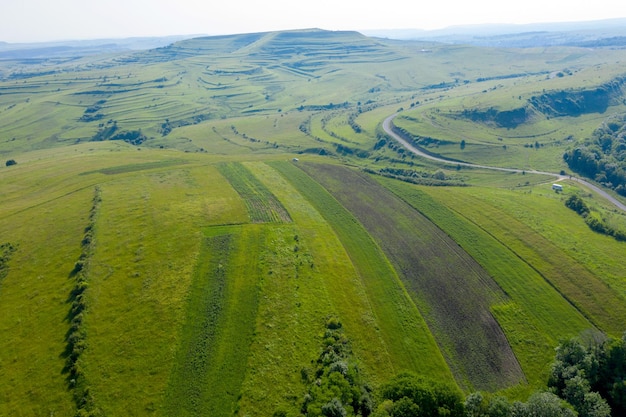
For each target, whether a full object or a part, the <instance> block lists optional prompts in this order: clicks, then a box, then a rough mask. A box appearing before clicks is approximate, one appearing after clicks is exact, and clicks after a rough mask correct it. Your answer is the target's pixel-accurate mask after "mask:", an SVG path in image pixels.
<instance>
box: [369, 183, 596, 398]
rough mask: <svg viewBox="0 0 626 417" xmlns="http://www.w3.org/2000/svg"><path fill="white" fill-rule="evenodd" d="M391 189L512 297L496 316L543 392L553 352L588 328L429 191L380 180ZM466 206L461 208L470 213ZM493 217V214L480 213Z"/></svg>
mask: <svg viewBox="0 0 626 417" xmlns="http://www.w3.org/2000/svg"><path fill="white" fill-rule="evenodd" d="M379 181H380V182H382V183H383V184H384V185H385V186H386V187H387V188H389V189H390V190H392V191H393V192H394V193H396V194H397V195H399V196H400V197H401V198H403V199H404V200H405V201H407V202H409V203H410V204H411V205H412V206H413V207H415V208H416V209H418V210H419V211H420V212H422V213H423V214H424V215H425V216H427V217H428V218H429V219H430V220H431V221H433V222H434V223H435V224H437V226H439V227H440V228H441V229H442V230H444V231H445V232H446V233H447V234H449V235H450V236H451V237H452V238H453V239H454V240H455V241H456V242H457V243H458V244H459V245H461V247H463V248H464V249H465V250H466V251H467V252H468V253H469V254H470V255H471V256H472V257H473V258H474V259H476V260H477V261H478V262H479V263H480V264H481V265H482V266H483V267H484V268H485V269H486V270H487V271H488V272H489V274H490V275H491V276H492V277H493V278H494V279H495V280H496V282H497V283H498V285H500V287H501V288H502V289H503V290H504V291H505V292H506V294H507V295H508V296H509V297H510V299H511V301H510V302H505V303H502V304H498V305H494V306H493V308H492V310H493V313H494V315H495V316H496V317H497V319H498V322H499V323H500V325H501V326H502V327H503V328H504V330H505V333H506V335H507V339H508V340H509V342H510V343H511V345H512V346H513V349H514V351H515V353H516V356H517V358H518V360H519V361H520V364H521V366H522V369H523V370H524V373H525V375H526V377H527V379H528V381H529V382H530V383H531V385H533V386H542V385H543V384H545V378H546V377H547V373H546V372H547V366H548V364H549V363H550V362H551V361H552V359H553V356H554V354H553V348H554V347H555V346H556V345H557V344H558V341H559V339H562V338H568V337H572V336H573V335H576V334H578V333H579V332H581V331H583V330H585V329H587V328H590V327H591V326H592V325H591V323H589V322H588V321H587V320H586V319H585V318H584V317H583V316H582V315H581V314H580V313H579V312H578V311H577V310H576V309H575V308H574V307H573V306H572V305H571V304H569V303H568V302H567V301H566V300H565V299H564V298H563V297H562V296H561V295H560V294H559V293H558V292H557V291H555V289H554V288H553V287H552V286H550V285H549V284H548V283H547V282H546V281H545V280H544V279H543V277H541V276H540V275H539V274H538V273H537V271H535V270H534V269H533V268H532V267H531V266H530V265H528V264H527V263H526V262H525V261H524V260H523V259H522V258H521V257H519V256H518V255H517V254H516V253H515V252H513V251H512V250H511V249H510V248H508V247H507V246H505V245H503V244H502V243H501V242H500V241H498V240H497V239H495V238H494V237H493V236H492V235H490V234H489V232H488V231H487V230H484V229H483V228H481V227H480V226H479V225H478V224H475V223H473V222H471V221H469V220H468V219H466V218H464V217H463V215H462V212H460V211H453V210H451V209H449V208H448V207H447V206H446V205H444V204H443V203H441V202H439V201H437V200H436V199H435V198H433V197H432V196H431V195H430V194H429V193H428V191H432V190H430V189H423V188H419V187H416V186H412V185H409V184H406V183H400V182H398V181H393V180H389V179H384V178H381V179H379ZM467 204H468V203H467V202H466V203H465V204H463V207H464V209H467ZM480 209H481V210H483V211H485V214H486V215H488V216H490V217H494V216H499V215H500V214H501V213H496V212H495V211H494V210H493V208H491V209H490V208H489V207H487V206H482V207H480Z"/></svg>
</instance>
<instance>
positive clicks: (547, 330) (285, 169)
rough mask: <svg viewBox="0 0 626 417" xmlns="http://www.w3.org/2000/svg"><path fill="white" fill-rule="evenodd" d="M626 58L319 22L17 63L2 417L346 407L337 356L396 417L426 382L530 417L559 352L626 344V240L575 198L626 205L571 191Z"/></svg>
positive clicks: (603, 207)
mask: <svg viewBox="0 0 626 417" xmlns="http://www.w3.org/2000/svg"><path fill="white" fill-rule="evenodd" d="M624 54H625V52H624V50H621V49H602V48H597V49H594V50H591V49H582V48H573V47H554V48H542V49H534V48H528V49H516V50H512V49H505V48H478V47H472V46H464V45H446V44H440V43H434V42H428V43H427V42H416V41H411V42H408V41H406V42H404V41H403V42H400V41H392V40H386V39H377V38H368V37H365V36H363V35H360V34H358V33H356V32H327V31H321V30H305V31H286V32H275V33H256V34H245V35H232V36H220V37H208V38H197V39H191V40H187V41H181V42H177V43H175V44H172V45H170V46H167V47H164V48H158V49H155V50H150V51H142V52H125V53H116V54H106V55H105V54H103V55H95V56H90V57H80V58H77V59H74V60H67V61H54V62H52V61H46V60H43V61H37V62H34V61H28V60H4V61H0V70H1V71H0V77H1V78H0V156H2V158H3V159H2V165H1V166H0V380H1V381H3V383H2V384H0V415H7V416H8V415H11V416H13V415H15V416H40V415H92V416H118V415H134V416H144V415H145V416H192V415H211V416H233V415H236V416H272V415H274V416H298V415H311V416H313V415H321V414H320V413H321V412H322V411H320V410H322V409H323V407H317V406H311V407H310V408H307V407H309V406H310V405H311V404H312V403H311V401H312V400H311V395H312V393H315V392H317V391H316V389H318V388H319V390H321V389H322V388H320V387H326V384H327V382H325V381H326V380H324V382H323V381H322V380H323V379H324V378H326V374H324V371H323V369H324V368H323V367H322V364H324V365H329V366H330V368H332V369H338V370H339V371H335V372H339V373H341V372H343V373H344V374H345V375H343V374H342V375H343V376H345V377H347V376H348V374H349V372H348V371H347V370H348V369H350V370H351V371H350V372H353V373H357V372H358V378H357V377H355V376H354V374H349V375H352V376H351V377H350V378H352V382H353V383H355V384H356V383H357V382H358V383H359V384H361V385H359V386H360V388H358V389H361V390H362V392H361V391H359V396H358V397H359V398H361V397H362V398H367V399H368V401H369V400H370V399H371V401H373V402H374V404H373V407H374V409H376V407H378V406H379V405H380V404H378V403H377V402H378V401H379V399H380V398H379V396H378V393H379V390H380V389H381V387H383V386H385V384H386V383H387V382H388V381H390V380H391V379H392V378H393V377H394V376H395V375H398V374H400V373H402V372H405V371H409V372H412V373H415V374H417V375H419V376H421V377H424V378H427V379H429V380H433V381H439V382H444V383H446V384H449V385H452V386H454V387H455V388H458V389H459V390H461V391H462V392H463V393H464V394H465V395H468V394H470V393H472V392H475V391H478V390H480V391H484V392H490V393H493V394H494V395H503V396H506V397H507V398H509V399H510V400H521V401H526V400H527V398H528V396H529V395H530V394H532V393H533V392H535V391H537V390H543V389H545V388H546V384H547V378H548V374H549V372H550V363H551V362H552V360H553V359H554V349H555V347H556V346H557V345H558V344H559V342H560V341H562V340H564V339H568V338H571V337H576V336H580V335H584V334H604V335H606V336H609V337H620V336H621V335H622V333H623V332H624V331H626V327H625V326H624V323H625V322H626V281H625V280H624V277H625V276H626V270H625V269H624V265H623V262H622V258H623V253H624V250H625V249H626V243H625V242H623V241H621V240H619V239H616V238H615V237H613V236H609V235H607V234H601V233H598V232H596V231H593V230H591V229H590V227H589V226H588V225H587V223H586V222H585V219H583V218H582V217H581V216H579V215H578V214H577V213H575V212H574V211H572V210H570V209H569V208H567V207H566V206H565V201H566V200H567V198H568V197H570V196H572V195H576V196H579V197H581V198H583V199H584V201H585V202H586V203H587V204H588V206H589V207H591V210H592V211H593V216H595V217H596V218H598V219H601V220H602V221H603V222H604V223H606V224H608V225H610V226H611V227H612V228H613V229H614V230H622V231H624V230H626V214H624V212H623V211H621V210H620V209H618V208H617V207H616V206H614V205H612V204H611V203H610V202H609V201H608V200H606V199H605V198H604V197H602V196H600V195H598V194H596V193H595V192H593V191H592V190H589V189H587V188H585V187H584V186H582V185H581V184H580V183H579V182H576V181H574V180H573V179H569V177H568V176H564V177H562V178H560V179H558V181H559V183H560V184H562V185H563V191H562V192H556V191H554V190H553V189H552V188H551V185H552V183H553V182H555V181H557V177H556V176H557V175H558V174H559V172H560V171H561V170H564V171H566V172H568V173H569V169H568V167H567V165H566V164H565V162H564V160H563V154H564V152H565V151H567V150H568V149H571V148H572V147H573V146H576V144H577V143H578V142H577V141H578V140H582V139H584V138H587V137H589V136H590V135H591V134H592V132H593V131H594V130H595V129H596V128H597V127H598V126H600V125H601V124H602V123H604V122H605V121H606V120H609V118H610V117H611V116H612V115H617V114H621V113H623V112H624V94H623V92H624V90H623V88H625V87H624V86H623V85H622V84H623V82H622V81H620V80H621V78H620V77H622V76H623V73H622V69H621V66H620V65H619V62H621V60H623V59H624ZM556 74H561V75H556ZM606 85H611V86H612V87H611V88H612V89H610V91H611V93H610V95H607V96H606V97H604V96H602V97H600V98H598V100H599V102H601V103H600V104H602V106H600V105H598V104H597V103H596V107H593V106H591V105H589V106H587V107H585V106H584V103H582V104H581V103H580V102H579V101H577V102H576V103H575V104H576V105H578V106H579V107H576V109H577V110H576V111H574V110H572V112H573V113H572V114H561V115H555V114H553V113H550V112H551V111H553V112H556V110H555V108H556V107H557V104H555V102H550V103H551V105H553V106H554V108H553V110H549V109H547V108H548V105H547V104H545V103H547V102H548V100H549V98H550V97H552V96H550V94H553V95H554V96H557V95H558V94H566V93H567V94H570V95H571V94H574V93H575V92H576V91H596V92H598V91H600V92H605V91H608V88H605V87H603V86H606ZM598 94H600V93H598ZM538 97H539V98H538ZM541 97H543V98H541ZM559 97H560V96H559ZM564 97H565V96H564ZM567 97H570V98H571V97H572V96H567ZM540 98H541V100H543V101H541V100H540ZM572 100H573V99H572ZM570 101H571V100H570ZM574 101H576V100H574ZM574 101H572V102H574ZM542 106H543V107H542ZM572 106H573V104H572ZM598 106H599V107H598ZM570 107H571V106H570ZM520 108H524V109H525V110H519V109H520ZM576 112H578V114H574V113H576ZM395 113H398V116H397V117H396V118H395V119H394V121H393V123H394V125H395V126H396V128H397V129H399V130H401V131H402V132H403V134H404V135H405V136H407V137H410V138H411V139H412V141H413V143H414V144H415V145H416V146H418V147H420V148H421V149H423V150H426V151H427V152H429V153H431V154H436V155H439V156H441V157H444V158H448V159H450V160H451V162H449V163H441V162H436V161H432V160H427V159H424V158H421V157H419V156H416V155H414V154H412V153H410V152H409V151H408V150H406V149H405V148H403V147H402V146H401V145H399V144H398V143H397V142H395V141H394V140H393V139H392V138H391V137H390V136H388V135H387V134H386V133H385V131H384V130H383V128H382V121H383V120H384V119H385V118H386V117H388V116H389V115H392V114H395ZM520 115H523V116H524V117H522V116H520ZM522 119H523V120H522ZM5 161H6V162H9V161H12V163H5ZM455 161H456V162H455ZM458 161H464V162H467V163H473V164H479V165H489V166H496V167H505V168H516V169H520V170H522V171H521V172H504V171H493V170H489V169H486V168H475V167H468V166H461V165H458ZM532 171H541V172H552V173H554V176H551V175H549V174H545V173H544V174H540V173H538V172H532ZM590 180H591V181H593V180H594V179H590ZM612 195H615V197H616V198H618V199H621V201H624V199H623V198H621V197H619V196H617V195H616V194H615V193H612ZM339 329H341V330H340V331H339ZM331 339H332V340H331ZM335 343H341V344H342V346H344V347H345V350H346V351H349V364H348V359H346V357H341V358H340V357H339V356H337V355H336V354H335V353H336V352H334V351H333V349H335V347H333V346H335V345H334V344H335ZM331 353H332V354H331ZM333 354H335V356H333ZM329 358H330V359H329ZM325 360H326V361H328V363H324V361H325ZM342 370H344V371H342ZM348 379H349V378H348ZM334 380H335V381H337V378H335V379H334ZM357 380H358V381H357ZM315 387H318V388H315ZM338 387H340V385H337V386H335V387H334V388H333V389H335V390H336V391H334V393H333V396H334V397H336V398H344V397H345V395H344V394H345V392H342V391H341V389H343V388H338ZM344 388H345V386H344ZM345 389H346V390H348V388H345ZM350 389H353V390H354V389H357V388H355V387H351V388H350ZM324 395H326V396H329V395H330V394H328V393H325V394H324ZM342 395H344V396H342ZM323 398H326V397H323ZM328 398H331V396H329V397H328ZM325 401H327V400H325ZM316 407H317V408H316ZM307 410H308V411H307ZM346 413H347V414H346V415H355V416H356V415H364V414H362V412H361V411H358V407H356V406H355V405H354V404H353V405H352V407H347V411H346Z"/></svg>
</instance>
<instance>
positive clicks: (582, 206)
mask: <svg viewBox="0 0 626 417" xmlns="http://www.w3.org/2000/svg"><path fill="white" fill-rule="evenodd" d="M565 206H566V207H568V208H570V209H571V210H574V211H575V212H576V213H578V214H580V216H581V217H582V218H583V219H585V223H586V224H587V226H589V228H590V229H591V230H593V231H594V232H596V233H602V234H603V235H607V236H612V237H614V238H615V239H617V240H619V241H621V242H624V241H626V232H624V231H623V230H618V229H615V228H614V227H612V226H611V225H609V224H608V223H606V222H605V221H604V220H602V219H601V218H598V217H597V216H596V215H594V214H592V213H591V210H590V209H589V206H587V204H586V203H585V201H584V200H583V199H582V198H580V197H579V196H577V195H572V196H570V197H569V198H568V199H567V200H565Z"/></svg>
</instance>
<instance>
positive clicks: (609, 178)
mask: <svg viewBox="0 0 626 417" xmlns="http://www.w3.org/2000/svg"><path fill="white" fill-rule="evenodd" d="M563 159H564V160H565V162H566V163H567V165H568V166H569V167H570V168H571V169H572V170H573V171H575V172H577V173H579V174H581V175H584V176H586V177H588V178H591V179H593V180H595V181H597V182H599V183H601V184H602V185H604V186H606V187H608V188H612V189H614V190H615V191H616V192H617V193H619V194H621V195H623V196H626V115H621V116H616V117H612V118H610V119H609V120H607V121H605V122H604V123H603V124H602V125H601V126H600V127H598V128H597V129H596V130H595V131H594V132H593V134H592V135H591V137H590V138H587V139H585V140H584V141H583V142H582V143H580V144H579V145H578V146H576V147H575V148H574V149H570V150H568V151H566V152H565V154H564V155H563Z"/></svg>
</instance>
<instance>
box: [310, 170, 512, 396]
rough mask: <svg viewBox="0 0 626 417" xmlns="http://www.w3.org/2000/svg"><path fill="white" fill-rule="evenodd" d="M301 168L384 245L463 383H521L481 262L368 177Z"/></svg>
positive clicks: (496, 291)
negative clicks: (477, 261) (495, 313)
mask: <svg viewBox="0 0 626 417" xmlns="http://www.w3.org/2000/svg"><path fill="white" fill-rule="evenodd" d="M302 166H303V168H304V169H305V171H306V172H308V173H309V174H310V175H312V176H313V177H314V178H315V179H316V180H318V181H319V182H320V183H321V184H322V185H323V186H324V187H325V188H326V189H327V190H328V191H330V192H331V194H333V196H334V197H335V198H336V199H337V200H338V201H339V202H340V203H341V204H343V205H344V206H345V207H346V208H347V209H349V210H350V211H351V212H352V213H353V215H354V216H355V217H356V218H357V219H358V220H359V221H360V222H361V223H362V224H363V225H364V226H365V228H366V229H367V230H368V232H369V233H370V234H371V235H372V236H373V237H374V239H375V240H376V241H377V242H378V244H379V245H380V246H381V248H382V249H383V251H384V252H385V254H386V255H387V257H388V258H389V259H390V260H391V263H392V264H393V265H394V267H395V269H396V271H397V272H398V274H399V275H400V277H401V278H402V280H403V282H404V285H405V286H406V288H407V290H408V292H409V294H410V295H411V296H412V297H413V299H414V300H415V302H416V304H417V305H418V308H419V309H420V311H421V312H422V314H423V315H424V317H425V318H426V321H427V323H428V325H429V327H430V328H431V330H432V331H433V333H434V335H435V338H436V340H437V342H438V343H439V346H440V348H441V350H442V352H443V353H444V355H445V357H446V359H447V360H448V363H449V365H450V367H451V368H452V370H453V372H454V373H455V375H456V377H457V380H458V381H459V382H460V383H461V384H462V385H465V386H466V387H473V388H478V389H497V388H503V387H506V386H509V385H513V384H516V383H518V382H519V381H521V380H523V378H524V375H523V373H522V370H521V368H520V366H519V364H518V362H517V359H516V358H515V356H514V354H513V351H512V350H511V347H510V345H509V343H508V341H507V340H506V337H505V335H504V333H503V331H502V329H501V328H500V326H499V325H498V323H497V322H496V320H495V318H494V317H493V315H492V313H491V310H490V307H491V305H492V304H496V303H500V302H503V301H505V300H506V299H507V297H506V296H505V294H504V293H503V292H502V291H501V290H500V288H499V287H498V286H497V284H496V283H495V282H494V281H493V279H492V278H491V277H490V276H489V275H488V274H487V273H486V272H485V270H484V269H482V268H481V267H480V265H478V264H477V263H476V262H475V261H474V260H473V259H472V258H471V257H470V256H469V255H468V254H467V253H466V252H465V251H463V250H462V249H461V248H460V247H459V246H458V245H457V244H456V242H454V241H453V240H452V239H450V238H449V237H448V236H447V235H445V234H444V233H443V232H442V231H441V230H440V229H438V228H437V227H436V226H435V225H434V224H432V223H431V222H430V221H428V219H426V218H425V217H423V216H422V215H421V214H420V213H418V212H417V211H415V210H414V209H412V208H411V207H410V206H408V205H407V204H405V203H404V202H403V201H401V200H400V199H398V198H397V197H395V196H394V195H393V194H392V193H390V192H389V191H387V190H385V189H384V188H383V187H382V186H380V185H379V184H378V183H376V182H375V181H374V180H373V179H371V178H370V177H368V176H367V175H366V174H360V173H357V172H356V171H354V170H351V169H349V168H345V167H341V166H335V165H322V164H302Z"/></svg>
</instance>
